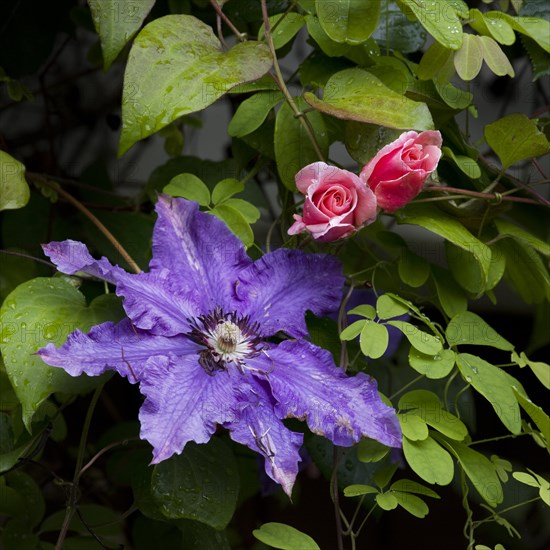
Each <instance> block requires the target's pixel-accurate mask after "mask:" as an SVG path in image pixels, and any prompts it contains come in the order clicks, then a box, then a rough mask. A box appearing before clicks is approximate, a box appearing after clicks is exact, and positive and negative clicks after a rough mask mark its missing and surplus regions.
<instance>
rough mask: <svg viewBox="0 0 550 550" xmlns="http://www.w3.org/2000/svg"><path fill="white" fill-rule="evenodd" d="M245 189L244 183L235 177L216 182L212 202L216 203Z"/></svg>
mask: <svg viewBox="0 0 550 550" xmlns="http://www.w3.org/2000/svg"><path fill="white" fill-rule="evenodd" d="M242 191H244V183H243V182H242V181H239V180H238V179H235V178H226V179H224V180H221V181H220V182H218V183H217V184H216V187H214V190H213V191H212V202H213V203H214V204H216V205H218V204H220V203H222V202H225V201H226V200H227V199H228V198H230V197H232V196H233V195H236V194H237V193H241V192H242Z"/></svg>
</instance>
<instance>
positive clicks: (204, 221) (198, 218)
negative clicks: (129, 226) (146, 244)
mask: <svg viewBox="0 0 550 550" xmlns="http://www.w3.org/2000/svg"><path fill="white" fill-rule="evenodd" d="M156 210H157V213H158V220H157V222H156V224H155V229H154V232H153V259H152V260H151V263H150V269H151V271H153V272H154V271H157V270H160V269H168V270H169V271H170V272H171V273H172V276H173V277H174V278H176V279H177V280H176V282H175V283H174V284H176V283H177V284H179V285H180V288H181V289H182V291H184V292H186V293H190V292H194V293H195V294H196V296H197V297H199V298H200V303H201V304H202V306H203V307H202V309H203V312H207V311H211V310H213V309H214V308H215V307H216V306H220V307H222V308H224V306H225V307H226V308H227V309H230V308H231V296H232V295H233V285H234V283H235V280H236V279H237V275H238V273H239V272H240V271H241V270H242V269H244V268H245V267H246V266H248V265H249V264H250V263H251V260H250V258H249V257H248V256H247V255H246V252H245V250H244V247H243V244H242V243H241V241H240V240H239V239H238V238H237V237H236V236H235V235H234V234H233V233H232V232H231V231H230V230H229V229H228V228H227V226H226V225H225V224H224V223H223V222H222V221H221V220H219V219H218V218H216V217H214V216H212V215H210V214H206V213H204V212H200V211H199V206H198V204H197V203H195V202H189V201H186V200H183V199H177V198H172V197H169V196H167V195H160V196H159V200H158V202H157V206H156Z"/></svg>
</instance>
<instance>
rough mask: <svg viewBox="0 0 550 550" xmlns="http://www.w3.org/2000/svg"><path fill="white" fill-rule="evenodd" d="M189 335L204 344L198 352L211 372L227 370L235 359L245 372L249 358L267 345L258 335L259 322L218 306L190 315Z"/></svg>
mask: <svg viewBox="0 0 550 550" xmlns="http://www.w3.org/2000/svg"><path fill="white" fill-rule="evenodd" d="M189 323H190V325H191V331H190V332H188V333H187V337H188V338H189V339H190V340H193V342H196V343H197V344H199V345H200V346H201V348H202V349H200V350H199V351H198V352H197V353H198V355H199V364H200V365H201V367H202V368H203V369H204V370H205V371H206V372H207V373H208V374H210V375H214V374H215V373H216V371H219V370H227V368H228V363H233V364H235V365H236V366H237V368H238V369H239V370H240V371H241V372H243V367H244V366H245V361H246V359H248V358H249V357H255V356H257V355H258V354H260V353H261V351H262V349H264V347H265V345H264V344H263V343H262V341H261V339H260V337H259V336H258V326H257V324H251V323H250V319H249V317H247V316H242V315H238V314H237V312H236V311H233V312H231V313H224V312H223V311H222V309H221V308H219V307H218V308H216V309H215V310H214V311H213V312H211V313H209V314H207V315H201V316H199V317H198V318H197V319H190V320H189Z"/></svg>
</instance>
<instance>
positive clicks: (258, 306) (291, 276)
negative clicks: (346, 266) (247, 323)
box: [236, 248, 344, 337]
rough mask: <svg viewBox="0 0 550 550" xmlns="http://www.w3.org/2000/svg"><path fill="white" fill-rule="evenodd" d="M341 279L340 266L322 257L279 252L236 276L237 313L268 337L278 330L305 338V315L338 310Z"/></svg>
mask: <svg viewBox="0 0 550 550" xmlns="http://www.w3.org/2000/svg"><path fill="white" fill-rule="evenodd" d="M343 284H344V276H343V275H342V267H341V264H340V262H339V261H338V260H337V259H336V258H334V257H332V256H327V255H324V254H306V253H304V252H302V251H300V250H289V249H286V248H280V249H278V250H275V251H274V252H272V253H270V254H266V255H265V256H263V257H262V258H260V259H259V260H257V261H255V262H254V263H253V264H252V265H250V266H249V267H248V268H246V269H245V270H243V271H242V272H241V273H240V274H239V280H238V284H237V286H236V295H237V299H238V300H240V301H241V304H239V309H240V311H241V312H242V313H245V314H248V315H250V318H251V321H252V322H257V323H259V324H260V331H261V333H262V334H264V335H266V336H269V335H272V334H275V333H276V332H278V331H280V330H282V331H284V332H286V333H287V334H289V335H290V336H294V337H305V336H307V327H306V322H305V312H306V310H307V309H309V310H311V311H312V312H313V313H315V314H316V315H325V314H328V313H330V312H332V311H334V310H335V309H337V308H338V306H339V304H340V299H341V297H342V286H343Z"/></svg>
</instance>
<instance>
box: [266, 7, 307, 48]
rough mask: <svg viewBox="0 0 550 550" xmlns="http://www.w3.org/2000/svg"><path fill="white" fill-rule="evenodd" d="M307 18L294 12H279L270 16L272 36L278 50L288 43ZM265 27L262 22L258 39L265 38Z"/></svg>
mask: <svg viewBox="0 0 550 550" xmlns="http://www.w3.org/2000/svg"><path fill="white" fill-rule="evenodd" d="M305 23H306V20H305V19H304V16H303V15H300V14H299V13H294V12H288V13H278V14H276V15H272V16H271V17H270V18H269V27H270V29H271V38H272V39H273V46H274V48H275V49H276V50H278V49H279V48H282V47H283V46H285V45H286V44H288V43H289V42H290V41H291V40H292V39H293V38H294V37H295V36H296V33H297V32H298V31H299V30H300V29H301V28H302V27H303V26H304V25H305ZM264 38H265V27H264V24H263V23H262V26H261V27H260V32H259V33H258V40H264Z"/></svg>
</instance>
